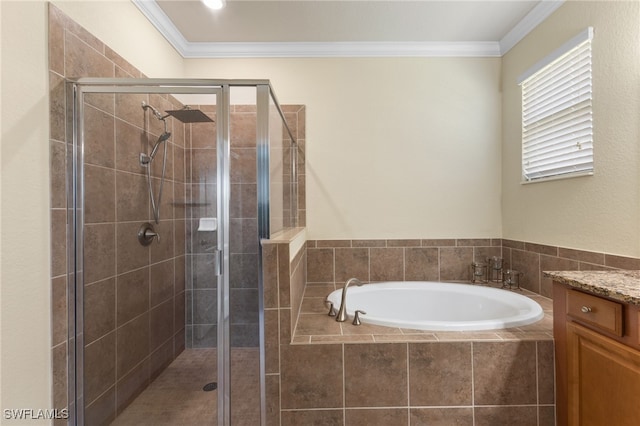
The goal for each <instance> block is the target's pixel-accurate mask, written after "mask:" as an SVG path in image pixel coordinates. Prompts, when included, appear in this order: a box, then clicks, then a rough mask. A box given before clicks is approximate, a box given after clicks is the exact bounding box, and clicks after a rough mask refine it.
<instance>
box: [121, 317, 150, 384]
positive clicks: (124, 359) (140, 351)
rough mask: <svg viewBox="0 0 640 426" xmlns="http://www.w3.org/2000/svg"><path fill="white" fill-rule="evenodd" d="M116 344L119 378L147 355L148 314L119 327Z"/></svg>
mask: <svg viewBox="0 0 640 426" xmlns="http://www.w3.org/2000/svg"><path fill="white" fill-rule="evenodd" d="M117 344H118V346H117V348H118V354H117V357H118V358H117V369H118V370H117V371H118V377H119V378H121V377H124V375H126V374H127V373H129V371H131V370H132V369H133V368H134V367H135V366H136V365H137V364H138V363H140V362H142V360H143V359H144V358H145V357H147V356H148V355H149V314H144V315H141V316H139V317H137V318H136V319H134V320H133V321H131V322H128V323H127V324H125V325H123V326H122V327H119V328H118V330H117Z"/></svg>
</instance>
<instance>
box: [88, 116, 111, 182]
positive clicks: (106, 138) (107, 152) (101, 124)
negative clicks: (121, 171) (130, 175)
mask: <svg viewBox="0 0 640 426" xmlns="http://www.w3.org/2000/svg"><path fill="white" fill-rule="evenodd" d="M84 161H85V163H87V164H93V165H96V166H103V167H108V168H110V169H112V168H114V167H115V164H116V163H115V119H114V118H113V116H112V115H110V114H107V113H105V112H103V111H100V110H98V109H97V108H94V107H92V106H88V105H87V106H86V107H85V109H84Z"/></svg>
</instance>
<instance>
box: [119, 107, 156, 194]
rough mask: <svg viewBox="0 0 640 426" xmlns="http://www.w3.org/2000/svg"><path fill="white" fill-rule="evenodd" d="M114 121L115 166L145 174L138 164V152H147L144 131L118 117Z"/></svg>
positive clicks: (122, 169)
mask: <svg viewBox="0 0 640 426" xmlns="http://www.w3.org/2000/svg"><path fill="white" fill-rule="evenodd" d="M115 122H116V129H115V139H116V143H115V150H116V154H115V155H116V168H117V169H118V170H121V171H125V172H130V173H136V174H141V175H144V174H146V170H145V168H144V166H142V165H141V164H140V153H142V152H149V150H148V147H147V144H146V142H147V138H146V137H145V135H144V132H142V130H141V129H140V128H138V127H135V126H133V125H131V124H129V123H127V122H125V121H122V120H120V119H116V120H115ZM147 197H148V195H147Z"/></svg>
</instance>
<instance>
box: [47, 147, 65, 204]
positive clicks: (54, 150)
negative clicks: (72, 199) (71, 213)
mask: <svg viewBox="0 0 640 426" xmlns="http://www.w3.org/2000/svg"><path fill="white" fill-rule="evenodd" d="M49 146H50V156H51V208H54V209H66V208H67V190H66V185H67V181H66V179H67V178H66V171H67V169H66V155H67V153H66V144H65V143H62V142H55V141H51V143H50V144H49Z"/></svg>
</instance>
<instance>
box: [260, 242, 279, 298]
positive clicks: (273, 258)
mask: <svg viewBox="0 0 640 426" xmlns="http://www.w3.org/2000/svg"><path fill="white" fill-rule="evenodd" d="M262 274H263V285H264V307H265V309H268V308H277V307H278V245H277V244H264V245H263V246H262Z"/></svg>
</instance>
